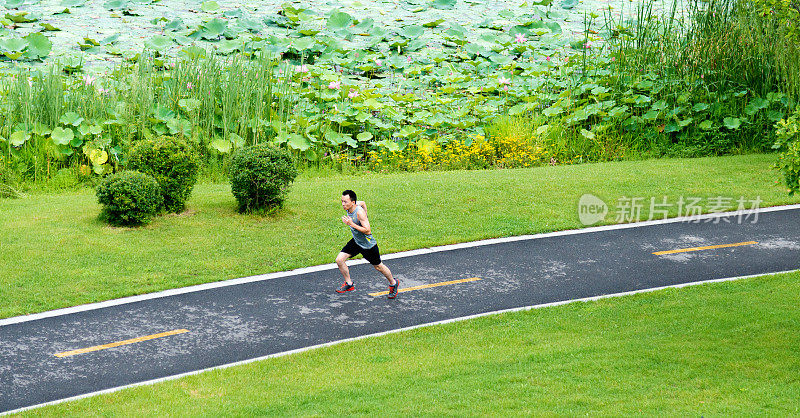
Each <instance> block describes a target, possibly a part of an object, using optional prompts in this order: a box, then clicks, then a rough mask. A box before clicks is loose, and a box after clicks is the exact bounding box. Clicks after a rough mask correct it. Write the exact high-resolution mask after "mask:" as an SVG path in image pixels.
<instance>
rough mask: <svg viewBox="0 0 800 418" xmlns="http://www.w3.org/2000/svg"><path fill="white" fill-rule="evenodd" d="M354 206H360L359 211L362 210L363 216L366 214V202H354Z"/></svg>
mask: <svg viewBox="0 0 800 418" xmlns="http://www.w3.org/2000/svg"><path fill="white" fill-rule="evenodd" d="M356 205H358V206H361V209H364V214H365V215H366V214H367V202H365V201H363V200H359V201H357V202H356Z"/></svg>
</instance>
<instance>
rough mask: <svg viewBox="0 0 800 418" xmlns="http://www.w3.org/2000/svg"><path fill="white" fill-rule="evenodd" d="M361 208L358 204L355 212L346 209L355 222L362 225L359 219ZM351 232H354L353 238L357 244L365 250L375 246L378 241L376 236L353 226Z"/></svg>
mask: <svg viewBox="0 0 800 418" xmlns="http://www.w3.org/2000/svg"><path fill="white" fill-rule="evenodd" d="M360 210H361V206H356V210H354V211H353V213H350V212H347V211H345V212H347V216H349V217H350V219H352V220H353V223H354V224H356V225H358V226H362V225H361V222H359V221H358V211H360ZM350 232H352V233H353V240H354V241H355V242H356V244H358V246H359V247H361V248H363V249H365V250H366V249H369V248H372V247H374V246H375V244H377V243H378V241H375V238H372V234H369V235H367V234H365V233H363V232H361V231H357V230H356V229H355V228H353V227H352V226H351V227H350Z"/></svg>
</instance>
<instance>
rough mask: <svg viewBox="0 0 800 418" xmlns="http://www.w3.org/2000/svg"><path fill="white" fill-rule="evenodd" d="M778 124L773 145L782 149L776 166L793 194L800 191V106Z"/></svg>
mask: <svg viewBox="0 0 800 418" xmlns="http://www.w3.org/2000/svg"><path fill="white" fill-rule="evenodd" d="M776 126H777V128H778V129H777V132H776V133H777V137H778V140H777V141H776V142H775V145H774V146H773V147H774V148H776V149H778V150H780V151H782V154H781V155H780V156H779V157H778V162H777V164H776V166H777V168H778V169H780V170H781V172H782V173H783V176H784V179H785V181H786V186H787V187H789V194H790V195H793V194H795V193H797V192H798V191H800V107H798V108H797V110H795V112H794V113H793V114H792V115H791V116H790V117H789V118H787V119H782V120H780V121H779V122H778V123H777V124H776Z"/></svg>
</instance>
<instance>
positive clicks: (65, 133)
mask: <svg viewBox="0 0 800 418" xmlns="http://www.w3.org/2000/svg"><path fill="white" fill-rule="evenodd" d="M50 137H51V138H53V143H55V144H56V145H67V144H69V143H70V141H72V139H73V138H74V137H75V134H74V133H73V132H72V129H70V128H66V129H64V128H61V127H55V128H53V131H52V132H51V133H50Z"/></svg>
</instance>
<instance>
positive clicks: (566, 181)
mask: <svg viewBox="0 0 800 418" xmlns="http://www.w3.org/2000/svg"><path fill="white" fill-rule="evenodd" d="M775 158H776V157H775V155H746V156H731V157H717V158H700V159H665V160H646V161H627V162H614V163H599V164H583V165H575V166H554V167H549V166H548V167H537V168H531V169H518V170H487V171H453V172H422V173H400V174H386V175H375V174H371V175H359V176H327V177H311V176H305V177H301V178H300V179H298V180H297V181H296V183H295V184H294V186H293V187H292V191H291V194H290V195H289V198H288V201H287V205H286V208H285V209H284V210H283V211H281V212H280V213H279V214H277V215H276V216H272V217H259V216H244V215H239V214H237V213H236V211H235V207H236V203H235V200H234V198H233V196H232V195H231V193H230V186H229V185H227V184H200V185H198V186H197V187H196V188H195V190H194V193H193V194H192V198H191V200H190V201H189V204H188V210H187V212H185V213H183V214H180V215H168V216H163V217H160V218H157V219H156V220H155V221H154V222H152V223H151V224H150V225H148V226H146V227H142V228H134V229H130V228H112V227H109V226H107V225H106V224H104V223H102V222H101V221H99V220H98V219H97V218H98V214H99V212H100V206H99V205H98V203H97V201H96V197H95V195H94V191H93V190H89V189H85V190H80V191H76V192H69V193H58V194H34V195H33V196H30V197H29V198H25V199H17V200H8V199H6V200H0V246H2V251H0V289H2V291H0V317H9V316H15V315H21V314H28V313H33V312H41V311H45V310H50V309H55V308H61V307H67V306H74V305H78V304H83V303H88V302H96V301H102V300H108V299H112V298H119V297H123V296H130V295H134V294H141V293H148V292H154V291H158V290H163V289H169V288H175V287H182V286H187V285H192V284H198V283H206V282H212V281H218V280H225V279H231V278H236V277H243V276H250V275H256V274H263V273H268V272H273V271H280V270H288V269H293V268H297V267H304V266H310V265H316V264H322V263H328V262H332V261H333V259H334V257H335V256H336V254H337V253H338V251H339V249H340V248H341V247H342V246H343V245H344V243H345V242H346V241H347V240H348V239H349V238H350V232H349V229H348V228H346V227H345V226H344V225H342V224H341V222H340V220H339V218H340V216H341V215H342V209H341V206H340V204H339V197H340V195H341V191H342V190H344V189H347V188H351V189H354V190H356V192H358V193H359V198H360V199H364V200H366V201H367V203H368V206H369V215H370V221H371V223H372V225H373V231H374V233H375V236H376V238H377V239H378V242H379V243H380V246H381V250H382V251H383V252H384V253H388V252H396V251H401V250H408V249H414V248H420V247H426V246H432V245H441V244H451V243H456V242H463V241H472V240H477V239H482V238H492V237H502V236H511V235H521V234H531V233H539V232H548V231H554V230H561V229H570V228H579V227H581V226H582V225H581V223H580V222H579V220H578V215H577V202H578V199H579V197H580V196H581V195H582V194H584V193H592V194H595V195H597V196H600V197H602V198H603V199H605V201H606V202H608V203H609V204H610V205H611V206H614V205H615V204H616V201H617V199H618V198H620V197H622V196H626V197H637V196H638V197H644V198H646V200H647V201H649V198H650V197H656V198H660V197H661V196H668V198H669V200H668V201H669V202H676V201H677V198H678V196H695V197H703V198H708V197H715V196H727V197H732V198H734V199H737V198H739V197H740V196H744V197H745V198H748V199H755V198H756V197H757V196H760V198H761V199H763V203H762V204H761V206H768V205H779V204H787V203H797V202H800V197H797V196H796V197H794V198H790V197H789V196H788V195H787V192H786V189H785V187H784V186H783V184H782V183H781V181H780V178H779V173H778V172H777V171H775V170H774V169H772V168H771V166H772V164H773V163H774V161H775ZM675 212H676V211H675V209H674V208H673V214H675ZM645 213H646V210H645ZM613 222H614V219H611V218H610V219H607V223H613ZM338 281H339V278H338V277H334V276H331V283H330V285H331V286H335V285H336V284H337V283H338Z"/></svg>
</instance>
